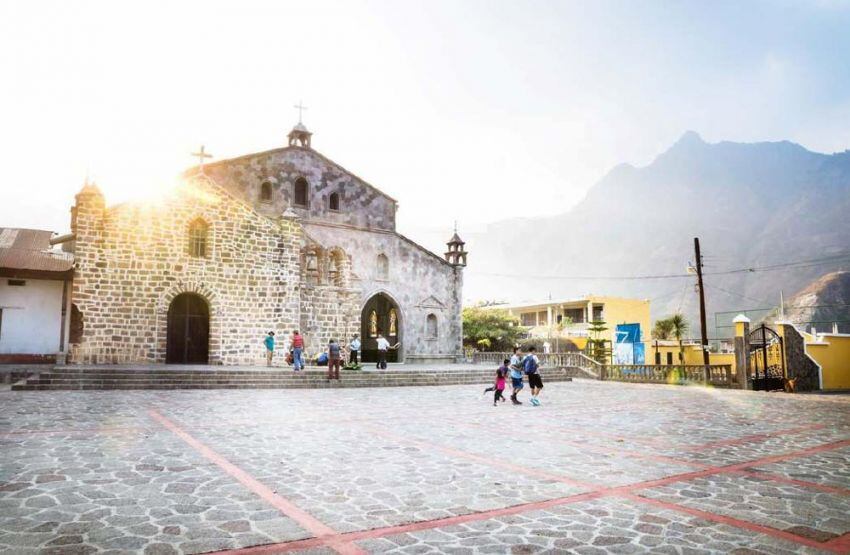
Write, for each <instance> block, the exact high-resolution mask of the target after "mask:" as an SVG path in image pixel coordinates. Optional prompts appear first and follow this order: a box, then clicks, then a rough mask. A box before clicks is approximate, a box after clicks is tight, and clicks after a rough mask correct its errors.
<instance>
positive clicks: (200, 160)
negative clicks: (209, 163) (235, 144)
mask: <svg viewBox="0 0 850 555" xmlns="http://www.w3.org/2000/svg"><path fill="white" fill-rule="evenodd" d="M191 154H192V156H195V157H196V158H197V159H198V165H199V166H201V167H203V166H204V159H205V158H212V157H213V156H212V154H209V153H208V152H207V151H205V150H204V145H201V148H200V150H198V152H192V153H191Z"/></svg>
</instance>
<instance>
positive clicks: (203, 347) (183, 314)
mask: <svg viewBox="0 0 850 555" xmlns="http://www.w3.org/2000/svg"><path fill="white" fill-rule="evenodd" d="M167 333H168V338H167V343H166V354H165V362H168V363H171V364H207V363H208V362H209V350H210V309H209V306H208V305H207V302H206V301H205V300H204V299H203V298H202V297H200V296H198V295H195V294H193V293H182V294H180V295H177V296H176V297H174V300H173V301H171V305H170V306H169V307H168V332H167Z"/></svg>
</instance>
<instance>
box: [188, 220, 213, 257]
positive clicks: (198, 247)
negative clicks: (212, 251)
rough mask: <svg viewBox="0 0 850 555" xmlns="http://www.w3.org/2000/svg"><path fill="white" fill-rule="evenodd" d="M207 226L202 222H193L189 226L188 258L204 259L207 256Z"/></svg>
mask: <svg viewBox="0 0 850 555" xmlns="http://www.w3.org/2000/svg"><path fill="white" fill-rule="evenodd" d="M208 230H209V226H208V225H207V223H206V222H205V221H203V220H195V221H194V222H192V223H191V224H190V225H189V256H194V257H196V258H204V257H206V256H207V250H208V248H207V247H208V245H207V235H208Z"/></svg>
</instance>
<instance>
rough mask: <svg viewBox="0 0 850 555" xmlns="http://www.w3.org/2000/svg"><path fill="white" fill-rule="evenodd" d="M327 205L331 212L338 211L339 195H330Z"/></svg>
mask: <svg viewBox="0 0 850 555" xmlns="http://www.w3.org/2000/svg"><path fill="white" fill-rule="evenodd" d="M328 205H329V207H330V209H331V210H335V211H336V210H339V193H331V196H330V199H328Z"/></svg>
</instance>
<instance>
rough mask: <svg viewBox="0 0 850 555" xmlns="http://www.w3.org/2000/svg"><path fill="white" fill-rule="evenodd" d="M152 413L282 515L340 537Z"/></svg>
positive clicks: (349, 553) (349, 554)
mask: <svg viewBox="0 0 850 555" xmlns="http://www.w3.org/2000/svg"><path fill="white" fill-rule="evenodd" d="M148 414H150V416H151V418H153V419H154V420H155V421H157V422H159V423H160V424H161V425H162V426H163V427H164V428H166V429H167V430H169V431H170V432H171V433H173V434H174V435H176V436H177V437H179V438H180V439H182V440H183V441H184V442H185V443H186V444H188V445H189V446H190V447H192V448H193V449H195V451H197V452H198V453H200V454H201V455H202V456H203V457H204V458H206V459H207V460H209V461H210V462H212V463H214V464H215V465H217V466H218V467H219V468H221V469H222V470H224V471H225V472H227V473H228V474H230V475H231V476H233V477H234V478H235V479H236V480H237V481H238V482H239V483H241V484H242V485H243V486H245V487H247V488H248V489H249V490H251V491H252V492H253V493H254V494H256V495H257V496H259V497H260V498H261V499H263V500H264V501H265V502H266V503H268V504H269V505H271V506H273V507H274V508H275V509H277V510H278V511H280V512H281V513H282V514H284V515H285V516H287V517H288V518H291V519H292V520H293V521H295V522H296V523H298V525H299V526H301V527H302V528H304V529H305V530H307V531H308V532H310V533H311V534H313V535H315V536H317V537H320V538H321V537H328V536H332V537H338V536H339V533H338V532H337V531H336V530H334V529H333V528H331V527H330V526H328V525H327V524H325V523H323V522H321V521H320V520H318V519H317V518H315V517H314V516H313V515H311V514H310V513H308V512H307V511H305V510H303V509H301V508H300V507H298V506H297V505H295V504H294V503H292V502H291V501H289V500H287V499H285V498H283V497H282V496H280V495H278V494H277V493H275V492H274V491H272V490H271V488H269V487H268V486H266V485H265V484H263V483H261V482H260V481H259V480H257V479H256V478H254V477H253V476H251V475H250V474H248V473H247V472H245V471H244V470H242V469H241V468H239V467H238V466H236V465H235V464H233V463H231V462H230V461H228V460H227V459H226V458H224V457H223V456H222V455H220V454H219V453H217V452H216V451H214V450H212V449H211V448H210V447H208V446H206V445H205V444H203V443H201V442H200V441H198V440H197V439H195V438H194V437H192V436H191V435H190V434H189V433H188V432H186V431H185V430H184V429H183V428H181V427H180V426H178V425H177V424H175V423H174V422H172V421H171V420H169V419H168V418H166V417H165V416H163V415H162V414H160V413H159V412H157V411H156V410H154V409H150V410H148ZM326 545H328V547H332V548H333V549H334V550H336V551H337V552H339V553H343V554H346V555H353V554H359V553H365V552H364V551H363V550H361V549H360V548H358V547H357V546H355V545H354V544H351V543H347V542H340V541H339V540H338V539H336V540H333V541H330V542H328V543H326Z"/></svg>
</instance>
